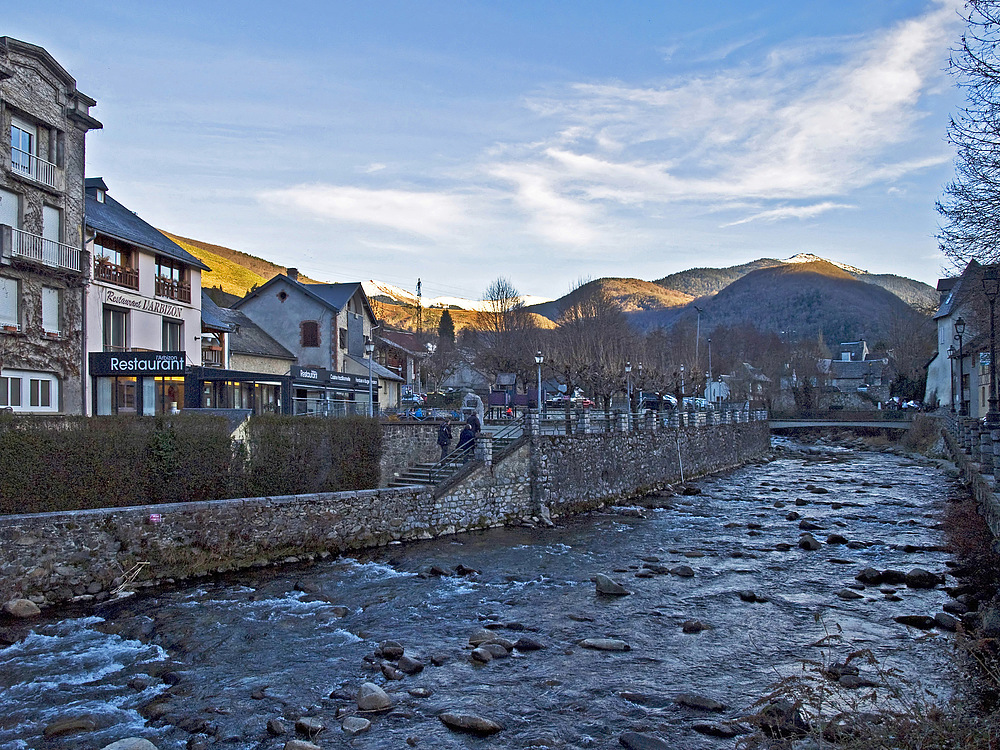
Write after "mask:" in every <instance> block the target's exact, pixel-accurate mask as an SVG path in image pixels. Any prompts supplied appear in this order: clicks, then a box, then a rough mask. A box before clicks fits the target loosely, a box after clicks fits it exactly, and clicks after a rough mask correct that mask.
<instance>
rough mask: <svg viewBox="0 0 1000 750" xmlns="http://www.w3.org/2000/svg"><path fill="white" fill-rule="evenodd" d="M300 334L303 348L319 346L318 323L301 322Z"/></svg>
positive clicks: (312, 321)
mask: <svg viewBox="0 0 1000 750" xmlns="http://www.w3.org/2000/svg"><path fill="white" fill-rule="evenodd" d="M300 332H301V341H302V346H303V347H314V346H319V343H320V342H319V323H317V322H316V321H315V320H303V321H302V323H301V326H300Z"/></svg>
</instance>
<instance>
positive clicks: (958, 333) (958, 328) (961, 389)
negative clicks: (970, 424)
mask: <svg viewBox="0 0 1000 750" xmlns="http://www.w3.org/2000/svg"><path fill="white" fill-rule="evenodd" d="M964 335H965V319H964V318H963V317H962V316H961V315H959V316H958V320H956V321H955V338H956V339H958V416H960V417H967V416H969V414H968V412H966V411H965V383H964V382H963V380H964V378H965V374H964V372H965V363H964V360H965V349H963V348H962V337H963V336H964Z"/></svg>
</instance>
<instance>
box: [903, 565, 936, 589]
mask: <svg viewBox="0 0 1000 750" xmlns="http://www.w3.org/2000/svg"><path fill="white" fill-rule="evenodd" d="M939 583H941V576H939V575H938V574H937V573H931V572H930V571H929V570H924V569H923V568H913V569H912V570H910V571H908V572H907V573H906V585H907V586H909V587H910V588H911V589H932V588H934V587H935V586H937V585H938V584H939Z"/></svg>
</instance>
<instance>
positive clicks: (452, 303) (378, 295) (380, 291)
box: [361, 279, 552, 310]
mask: <svg viewBox="0 0 1000 750" xmlns="http://www.w3.org/2000/svg"><path fill="white" fill-rule="evenodd" d="M361 286H362V287H363V288H364V290H365V294H367V295H368V297H369V298H370V299H380V300H382V301H384V302H389V303H395V304H402V305H414V306H415V305H416V304H417V295H416V294H414V293H413V292H409V291H407V290H406V289H403V288H401V287H398V286H395V285H393V284H387V283H385V282H384V281H375V280H373V279H372V280H369V281H363V282H361ZM521 299H522V300H524V304H525V305H526V306H527V305H537V304H541V303H542V302H551V301H552V298H551V297H539V296H537V295H523V296H522V297H521ZM423 306H424V307H457V308H458V309H460V310H482V309H484V308H485V306H486V303H485V302H483V301H481V300H471V299H465V298H464V297H432V298H427V297H424V299H423Z"/></svg>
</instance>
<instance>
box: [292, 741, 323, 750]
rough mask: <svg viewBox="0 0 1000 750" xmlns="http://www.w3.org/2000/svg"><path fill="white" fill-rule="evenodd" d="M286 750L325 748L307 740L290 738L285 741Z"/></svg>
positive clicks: (318, 749)
mask: <svg viewBox="0 0 1000 750" xmlns="http://www.w3.org/2000/svg"><path fill="white" fill-rule="evenodd" d="M285 750H323V748H321V747H320V746H319V745H314V744H313V743H311V742H306V741H305V740H288V742H286V743H285Z"/></svg>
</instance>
